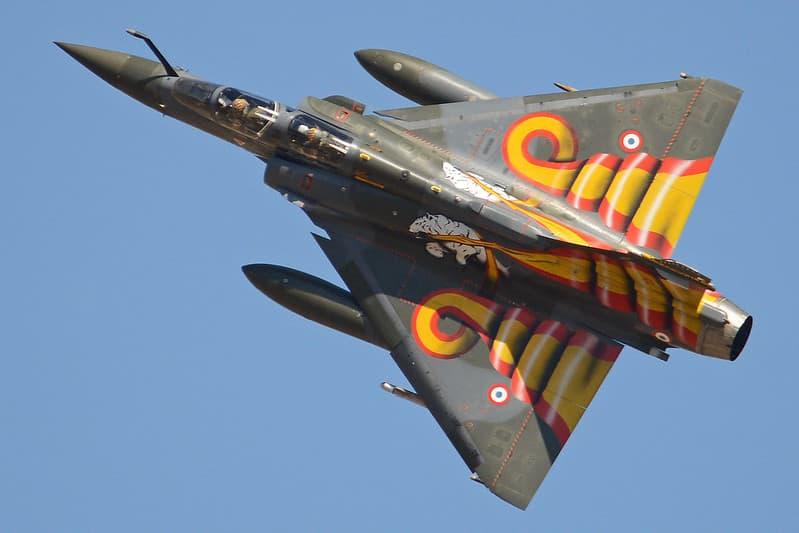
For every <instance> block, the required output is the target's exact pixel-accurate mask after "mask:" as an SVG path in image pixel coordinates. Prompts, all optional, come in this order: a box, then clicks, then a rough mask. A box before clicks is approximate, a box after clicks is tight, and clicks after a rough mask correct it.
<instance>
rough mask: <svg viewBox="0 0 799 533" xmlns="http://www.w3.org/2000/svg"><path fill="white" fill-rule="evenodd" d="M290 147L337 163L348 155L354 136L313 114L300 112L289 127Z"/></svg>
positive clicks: (320, 159) (327, 161)
mask: <svg viewBox="0 0 799 533" xmlns="http://www.w3.org/2000/svg"><path fill="white" fill-rule="evenodd" d="M288 142H289V147H290V148H291V149H292V150H294V151H296V152H299V153H301V154H303V155H304V156H306V157H308V158H311V159H314V160H317V161H322V162H326V163H331V164H334V163H337V162H339V161H340V160H342V159H343V158H344V156H346V155H347V152H348V150H349V148H350V146H351V145H352V137H350V136H348V135H345V134H344V133H343V132H340V131H338V130H337V129H336V128H333V127H332V126H330V125H329V124H327V123H325V122H322V121H321V120H317V119H315V118H313V117H311V116H308V115H305V114H302V113H298V114H297V115H296V116H294V118H292V119H291V122H290V123H289V128H288Z"/></svg>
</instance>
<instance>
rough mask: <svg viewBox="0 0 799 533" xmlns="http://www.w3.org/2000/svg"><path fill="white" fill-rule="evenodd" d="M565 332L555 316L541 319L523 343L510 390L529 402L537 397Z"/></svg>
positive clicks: (565, 329)
mask: <svg viewBox="0 0 799 533" xmlns="http://www.w3.org/2000/svg"><path fill="white" fill-rule="evenodd" d="M568 335H569V330H568V328H566V326H564V325H563V324H562V323H560V322H558V321H557V320H544V321H543V322H541V324H540V325H539V326H538V327H537V328H536V330H535V333H533V336H532V337H531V338H530V341H529V342H528V343H527V346H525V348H524V351H523V352H522V354H521V357H520V358H519V364H518V365H517V366H516V369H515V370H514V371H513V378H512V379H511V385H510V388H511V394H513V395H514V396H515V397H516V398H518V399H519V400H521V401H523V402H526V403H529V404H532V403H535V401H536V400H538V397H539V396H540V394H541V391H542V390H544V385H545V384H546V380H547V378H548V377H549V375H550V374H551V373H552V369H553V368H554V367H555V364H556V363H557V356H558V354H559V352H560V348H561V346H562V345H563V343H565V342H566V339H567V338H568Z"/></svg>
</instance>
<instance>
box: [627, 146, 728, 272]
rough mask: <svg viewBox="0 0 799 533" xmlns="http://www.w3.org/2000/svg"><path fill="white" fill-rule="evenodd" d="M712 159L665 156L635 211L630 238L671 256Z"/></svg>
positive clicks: (629, 230) (628, 232)
mask: <svg viewBox="0 0 799 533" xmlns="http://www.w3.org/2000/svg"><path fill="white" fill-rule="evenodd" d="M712 162H713V158H712V157H705V158H703V159H697V160H683V159H675V158H673V157H667V158H666V159H664V160H663V163H662V164H661V165H660V169H659V170H658V173H657V175H656V176H655V179H654V181H653V182H652V185H651V186H650V187H649V189H648V190H647V192H646V195H645V196H644V199H643V200H642V201H641V205H640V206H639V207H638V210H637V211H636V212H635V216H634V217H633V220H632V223H631V224H630V227H629V229H628V230H627V240H628V241H630V242H631V243H633V244H636V245H638V246H644V247H646V248H650V249H652V250H656V251H657V252H658V253H659V254H660V255H662V256H663V257H669V256H671V253H672V251H673V250H674V247H675V246H676V245H677V241H678V240H679V238H680V234H681V233H682V230H683V228H684V227H685V223H686V222H687V221H688V216H689V215H690V214H691V210H692V209H693V207H694V202H695V201H696V198H697V196H699V191H700V190H701V189H702V184H703V183H704V181H705V176H706V175H707V173H708V171H709V170H710V165H711V163H712Z"/></svg>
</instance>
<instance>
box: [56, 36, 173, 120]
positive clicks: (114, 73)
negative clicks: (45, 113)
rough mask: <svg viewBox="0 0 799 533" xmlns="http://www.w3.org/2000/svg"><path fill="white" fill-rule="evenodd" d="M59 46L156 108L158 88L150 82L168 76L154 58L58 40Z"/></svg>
mask: <svg viewBox="0 0 799 533" xmlns="http://www.w3.org/2000/svg"><path fill="white" fill-rule="evenodd" d="M55 44H56V46H58V47H59V48H61V49H62V50H63V51H64V52H66V53H67V54H69V55H70V56H72V58H73V59H75V60H76V61H77V62H78V63H80V64H81V65H83V66H84V67H86V68H87V69H89V70H91V71H92V72H94V73H95V74H96V75H97V76H99V77H100V78H102V79H103V80H105V81H106V82H108V83H109V84H111V85H113V86H114V87H116V88H117V89H119V90H120V91H122V92H124V93H126V94H128V95H130V96H132V97H133V98H135V99H137V100H139V101H140V102H142V103H144V104H146V105H149V106H151V107H155V105H156V94H155V92H156V91H155V87H154V86H153V84H151V83H150V82H152V81H154V80H156V79H159V78H162V77H164V76H166V71H164V67H163V66H162V65H161V64H160V63H157V62H155V61H150V60H149V59H144V58H143V57H138V56H134V55H130V54H126V53H123V52H116V51H114V50H105V49H103V48H94V47H92V46H85V45H82V44H70V43H61V42H56V43H55Z"/></svg>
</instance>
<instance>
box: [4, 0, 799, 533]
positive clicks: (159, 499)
mask: <svg viewBox="0 0 799 533" xmlns="http://www.w3.org/2000/svg"><path fill="white" fill-rule="evenodd" d="M514 4H517V3H513V4H511V3H507V4H506V3H502V2H491V3H482V5H481V6H480V7H477V6H476V5H475V6H473V5H470V4H469V3H457V4H455V3H453V4H452V5H450V6H448V7H444V5H443V3H441V4H439V3H436V2H431V1H429V0H428V1H423V2H419V1H415V0H403V1H401V2H393V3H389V2H375V1H371V2H363V3H345V2H329V1H328V2H286V3H283V4H282V5H281V4H280V3H275V2H254V1H250V0H242V1H236V2H218V3H207V2H163V1H161V2H152V1H139V2H122V3H117V2H99V1H98V2H82V1H76V2H64V3H50V4H48V5H47V6H46V7H45V6H44V5H38V3H37V2H11V3H8V5H6V6H4V13H3V19H4V22H5V24H4V30H3V32H2V33H0V44H2V50H3V53H2V54H1V55H0V65H2V72H3V75H2V80H3V82H4V89H5V91H4V92H5V98H4V100H5V102H6V104H5V105H4V106H3V127H2V129H0V137H1V138H2V155H3V157H2V163H1V164H2V171H0V239H1V240H0V242H1V243H2V248H1V249H2V252H1V253H2V263H0V264H1V265H2V266H0V273H1V274H2V275H0V531H14V532H24V531H58V532H63V531H131V532H141V531H192V532H195V531H225V532H228V531H287V530H298V531H359V530H360V531H374V530H388V531H408V530H410V529H418V530H431V531H432V530H442V529H443V530H445V531H448V530H462V531H486V530H491V531H501V532H505V531H508V532H511V531H530V530H535V531H559V530H563V531H574V530H595V531H596V530H599V531H755V530H778V529H779V530H789V529H794V528H797V527H799V518H798V517H797V514H799V511H797V506H796V502H795V499H796V478H797V476H799V468H797V466H798V463H799V461H798V460H797V451H798V450H797V429H796V420H797V415H796V409H795V407H794V405H793V404H794V403H795V395H794V394H793V390H794V388H795V386H796V385H795V384H796V382H797V376H799V350H797V348H798V346H797V337H796V336H795V335H794V333H795V330H796V328H797V321H796V312H795V309H796V302H797V296H798V295H797V288H796V282H795V279H794V278H795V276H796V272H797V267H796V265H797V261H798V260H799V257H797V249H796V245H797V236H796V231H797V224H796V220H795V216H796V213H797V207H796V202H797V198H798V197H799V186H797V179H796V172H795V170H794V168H793V167H794V166H795V165H796V163H794V162H793V159H792V158H793V156H794V155H796V151H797V150H796V146H797V145H796V135H795V132H796V124H797V118H799V117H797V112H796V105H795V101H796V92H797V91H799V79H798V78H799V77H798V76H797V62H796V56H795V54H796V51H797V38H796V28H795V26H796V23H797V22H799V14H798V13H797V11H796V8H795V7H793V6H791V7H785V6H788V3H787V2H786V3H782V2H773V3H772V2H748V3H737V2H717V3H701V2H696V1H691V2H658V3H655V2H647V3H639V2H602V3H599V2H588V3H586V4H585V5H582V6H581V5H579V4H575V3H574V2H548V3H539V2H525V3H524V4H525V5H526V6H527V7H523V8H522V7H518V6H517V5H514ZM518 4H522V3H518ZM126 27H135V28H138V29H140V30H142V31H145V32H147V33H149V34H151V35H152V36H153V37H154V38H155V39H156V42H157V43H158V44H159V45H160V46H161V47H162V49H163V51H164V52H165V54H166V55H167V57H169V58H170V59H171V60H172V61H173V62H174V63H175V64H178V65H182V66H186V67H188V68H190V69H191V70H192V71H194V72H196V73H198V74H200V75H203V76H205V77H207V78H209V79H212V80H215V81H218V82H222V83H230V84H233V85H235V86H237V87H240V88H243V89H248V90H251V91H253V92H256V93H259V94H262V95H264V96H268V97H271V98H275V99H278V100H280V101H283V102H285V103H288V104H295V103H297V102H298V101H299V100H300V99H301V98H302V97H303V96H305V95H307V94H312V95H317V96H325V95H328V94H346V95H350V96H353V97H355V98H357V99H360V100H362V101H364V102H366V103H367V104H368V107H369V109H372V110H374V109H381V108H387V107H397V106H401V105H405V104H406V103H407V102H406V101H404V100H403V99H402V98H401V97H399V96H397V95H394V94H392V93H390V92H389V91H388V90H387V89H384V88H383V87H382V86H381V85H379V84H378V83H377V82H376V81H374V80H372V79H371V78H370V77H369V75H368V74H367V73H366V72H364V71H362V70H361V69H360V67H359V66H358V64H357V63H356V61H355V60H354V58H353V56H352V52H353V51H354V50H356V49H359V48H366V47H382V48H392V49H397V50H402V51H405V52H409V53H411V54H414V55H418V56H421V57H424V58H426V59H428V60H430V61H432V62H434V63H438V64H441V65H443V66H445V67H447V68H449V69H451V70H453V71H455V72H457V73H459V74H461V75H463V76H464V77H466V78H467V79H471V80H474V81H475V82H477V83H479V84H481V85H484V86H486V87H488V88H490V89H491V90H493V91H495V92H497V93H499V94H502V95H508V96H510V95H519V94H533V93H537V92H550V91H551V90H552V87H551V84H550V83H551V82H552V81H554V80H560V81H563V82H566V83H569V84H572V85H575V86H577V87H584V88H591V87H603V86H610V85H621V84H627V83H637V82H647V81H660V80H664V79H673V78H674V77H675V76H676V75H677V73H678V72H680V71H686V72H689V73H692V74H701V75H708V76H712V77H715V78H719V79H722V80H725V81H727V82H729V83H732V84H734V85H737V86H739V87H741V88H742V89H744V90H745V94H744V97H743V100H742V101H741V104H740V106H739V108H738V111H737V113H736V115H735V117H734V119H733V121H732V124H731V126H730V129H729V131H728V133H727V136H726V137H725V139H724V142H723V143H722V146H721V150H720V152H719V154H718V157H717V159H716V163H715V164H714V166H713V169H712V171H711V173H710V175H709V181H708V183H707V185H706V186H705V189H704V191H703V194H702V196H701V197H700V199H699V201H698V204H697V207H696V210H695V211H694V214H693V216H692V218H691V220H690V222H689V224H688V227H687V229H686V232H685V234H684V236H683V238H682V240H681V242H680V246H679V248H678V249H677V253H676V257H677V258H678V259H680V260H682V261H684V262H686V263H688V264H691V265H694V266H696V267H697V268H698V269H700V270H701V271H703V272H706V273H708V274H709V275H710V276H711V277H713V279H714V281H715V282H716V284H717V286H718V287H719V288H720V289H721V290H722V291H723V292H725V293H727V294H729V295H730V296H731V297H732V298H733V299H734V300H735V301H737V302H739V303H740V304H741V305H742V306H743V307H745V308H746V309H747V310H748V311H750V312H751V313H752V314H753V315H754V316H755V328H754V332H753V334H752V337H751V340H750V343H749V345H748V347H747V348H746V350H745V352H744V353H743V355H742V356H741V358H740V359H739V360H738V361H736V362H735V363H728V362H724V361H718V360H714V359H709V358H703V357H700V356H696V355H692V354H689V353H686V352H676V353H675V354H674V355H673V356H672V360H671V361H670V362H669V363H667V364H663V363H661V362H659V361H657V360H655V359H653V358H650V357H647V356H645V355H643V354H640V353H638V352H635V351H633V350H629V349H628V350H625V352H624V353H623V354H622V356H621V358H620V360H619V362H618V363H617V364H616V366H615V368H614V370H613V372H612V373H611V375H610V377H609V378H608V379H607V381H606V382H605V385H604V387H603V388H602V390H601V391H600V393H599V394H598V395H597V398H596V400H595V401H594V403H593V405H592V407H591V409H590V411H589V412H588V414H587V415H586V416H585V417H584V418H583V421H582V423H581V425H580V427H579V429H577V431H576V432H575V434H574V436H573V437H572V438H571V440H570V441H569V443H568V445H567V446H566V448H565V450H564V452H563V453H562V454H561V456H560V458H559V460H558V462H557V463H556V464H555V466H554V468H553V469H552V471H551V473H550V475H549V476H548V478H547V479H546V481H545V482H544V484H543V486H542V488H541V490H540V491H539V493H538V494H537V496H536V497H535V499H534V500H533V502H532V504H531V505H530V507H529V509H528V510H527V511H526V512H520V511H518V510H516V509H514V508H512V507H510V506H508V505H506V504H504V503H502V502H501V501H499V500H498V499H496V498H494V497H492V496H491V495H490V494H489V493H488V492H487V491H486V490H485V489H484V488H483V487H481V486H479V485H477V484H475V483H472V482H471V481H469V480H468V470H467V468H466V467H465V466H464V465H463V464H462V463H461V460H460V458H459V457H458V456H457V454H456V453H455V451H454V450H453V449H452V448H451V447H450V444H449V443H448V442H447V440H446V439H445V437H444V435H443V433H442V432H441V431H440V430H439V429H438V427H437V426H436V424H435V423H434V421H433V419H432V417H430V416H429V415H428V414H427V413H425V412H424V411H423V410H422V409H419V408H417V407H414V406H413V405H411V404H408V403H406V402H401V401H398V400H396V399H394V398H392V397H390V396H388V395H387V394H385V393H383V392H381V391H380V389H379V388H378V384H379V383H380V382H381V381H382V380H384V379H387V380H389V381H393V382H397V383H404V382H405V381H404V379H403V378H402V376H401V374H400V372H399V370H398V369H397V368H395V367H394V365H393V363H392V362H391V360H390V358H389V357H388V355H387V354H386V353H383V352H381V351H380V350H379V349H377V348H374V347H372V346H369V345H366V344H363V343H360V342H359V341H356V340H353V339H350V338H347V337H345V336H343V335H340V334H338V333H335V332H333V331H331V330H327V329H324V328H321V327H316V326H315V325H313V324H311V323H309V322H307V321H305V320H304V319H302V318H300V317H297V316H294V315H292V314H290V313H289V312H288V311H286V310H284V309H282V308H280V307H278V306H277V305H276V304H274V303H272V302H271V301H270V300H267V299H266V298H265V297H264V296H262V295H261V294H260V293H259V292H258V291H257V290H256V289H254V288H253V287H252V286H250V284H249V283H248V282H247V280H246V279H245V278H244V276H243V275H242V273H241V271H240V269H239V267H240V266H241V265H243V264H247V263H251V262H275V263H281V264H285V265H288V266H292V267H294V268H299V269H301V270H305V271H309V272H311V273H313V274H315V275H319V276H322V277H324V278H326V279H329V280H332V281H336V282H339V279H338V277H337V275H336V273H335V272H334V271H333V269H332V268H331V267H330V266H329V264H328V263H327V262H326V259H325V258H324V256H323V254H322V253H321V251H320V250H318V249H317V248H316V245H315V244H314V242H313V240H312V239H311V237H310V235H309V232H310V231H311V230H312V229H313V228H312V225H311V224H310V223H309V222H308V221H307V219H306V218H305V216H304V215H303V214H302V213H301V212H300V211H299V210H298V209H296V208H294V207H293V206H291V205H289V204H288V203H286V202H285V201H284V200H282V199H281V198H280V197H279V195H277V194H276V193H274V192H273V191H271V190H269V189H267V188H266V187H265V186H264V185H263V183H262V173H263V165H262V164H261V163H260V162H259V161H258V160H256V159H255V158H253V157H252V156H249V155H248V154H246V153H245V152H243V151H240V150H237V149H236V148H234V147H233V146H232V145H227V144H224V143H222V142H221V141H217V140H215V139H213V138H211V137H209V136H207V135H205V134H203V133H201V132H199V131H195V130H192V129H190V128H189V127H187V126H185V125H182V124H180V123H177V122H175V121H173V120H171V119H166V118H162V117H161V116H160V115H158V114H157V113H155V112H153V111H151V110H149V109H147V108H144V107H143V106H141V105H139V104H137V103H136V102H134V101H133V100H131V99H129V98H128V97H126V96H124V95H123V94H121V93H119V92H117V91H115V90H114V89H112V88H111V87H110V86H107V85H106V84H105V83H103V82H102V81H101V80H100V79H98V78H97V77H95V76H94V75H92V74H91V73H89V72H88V71H87V70H85V69H84V68H83V67H81V66H80V65H79V64H77V63H76V62H75V61H73V60H72V59H71V58H69V57H68V56H66V55H65V54H64V53H63V52H61V51H60V50H59V49H57V48H56V47H55V46H53V45H52V44H51V41H52V40H65V41H68V42H77V43H83V44H90V45H94V46H100V47H105V48H112V49H119V50H126V51H130V52H133V53H136V54H140V55H145V56H146V55H148V51H147V49H146V48H145V47H144V45H143V43H141V42H140V41H136V40H134V39H132V38H130V37H128V36H127V35H126V34H125V33H124V31H123V30H124V28H126Z"/></svg>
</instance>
